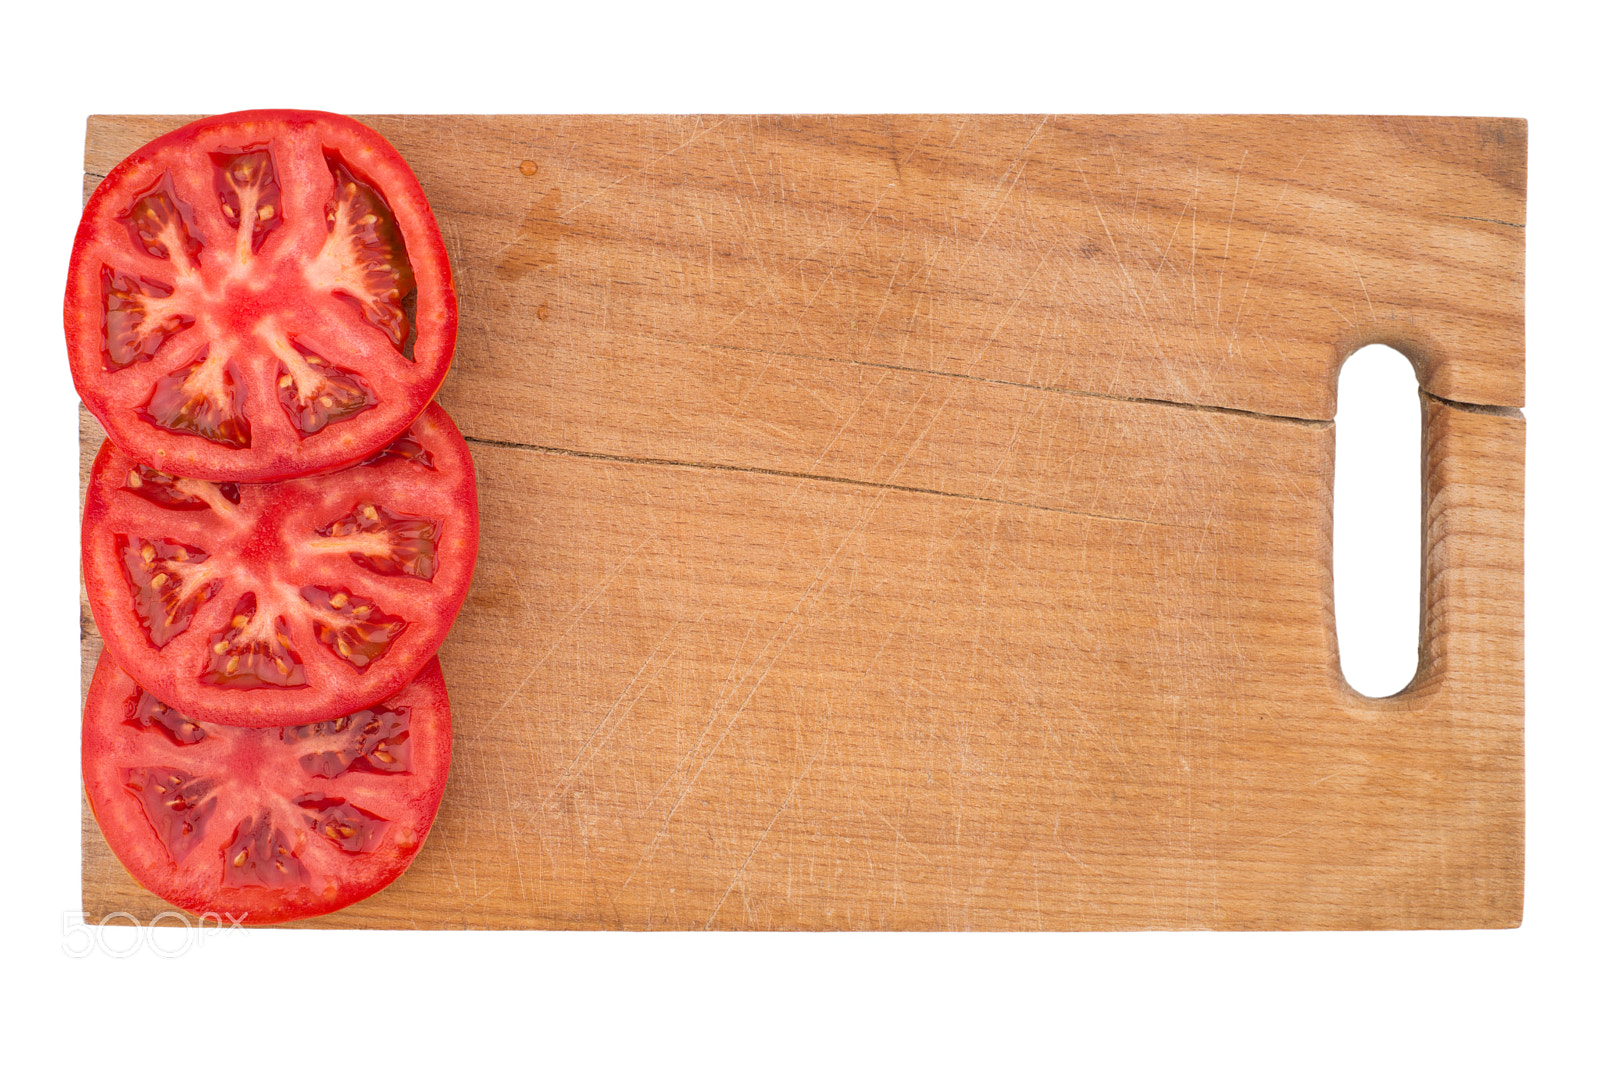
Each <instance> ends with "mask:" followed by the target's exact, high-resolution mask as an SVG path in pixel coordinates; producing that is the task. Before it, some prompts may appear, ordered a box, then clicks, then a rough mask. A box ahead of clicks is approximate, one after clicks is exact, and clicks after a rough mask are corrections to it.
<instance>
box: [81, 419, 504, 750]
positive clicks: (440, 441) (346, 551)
mask: <svg viewBox="0 0 1600 1066" xmlns="http://www.w3.org/2000/svg"><path fill="white" fill-rule="evenodd" d="M207 500H209V501H210V503H209V504H207V503H206V502H205V501H207ZM369 514H370V517H368V516H369ZM413 516H415V517H413ZM373 528H376V529H377V530H378V531H379V533H380V535H383V536H388V535H389V533H390V532H391V531H392V532H393V533H394V536H393V537H392V538H391V539H390V540H389V541H387V542H382V543H386V544H389V545H390V546H391V547H392V549H393V550H392V551H391V552H390V553H389V554H384V553H383V552H382V551H381V550H380V549H379V548H374V547H373V546H372V544H371V542H370V541H369V540H364V539H363V538H370V537H371V536H372V533H371V530H372V529H373ZM419 528H420V529H421V530H422V534H421V535H420V536H419V534H418V532H417V531H418V529H419ZM428 538H431V539H428ZM351 545H364V546H365V547H366V549H367V550H366V551H364V552H356V553H353V552H352V551H351V550H350V546H351ZM477 548H478V506H477V487H476V482H475V473H474V470H473V464H472V456H471V452H470V451H469V450H468V448H467V445H466V442H465V441H464V440H463V439H462V437H461V434H460V432H459V431H458V430H457V429H456V428H455V424H454V423H453V422H451V421H450V418H449V416H448V415H446V414H445V413H444V410H443V409H442V408H440V407H439V405H438V404H431V405H429V407H428V409H427V410H426V411H424V412H423V415H422V417H421V418H419V419H417V421H416V422H415V423H413V425H412V427H411V428H410V429H409V430H408V431H407V433H406V434H404V435H403V436H402V437H401V438H399V440H397V441H396V442H394V444H393V445H391V447H390V448H389V449H387V450H386V451H385V452H384V453H382V454H381V455H380V456H379V457H377V458H375V459H373V460H370V461H369V462H367V463H364V464H362V465H359V466H356V467H351V468H347V469H345V470H341V471H336V472H334V473H330V474H320V475H316V476H313V477H308V478H299V479H295V480H291V481H284V482H274V483H266V484H248V483H244V484H230V483H216V482H198V481H184V480H181V479H172V478H169V477H166V475H164V474H161V473H157V472H155V471H151V470H150V469H149V468H148V467H145V466H143V465H142V464H139V463H137V462H136V461H134V460H132V459H130V458H129V457H127V456H125V455H123V454H122V453H121V452H120V451H119V450H118V449H117V448H116V447H115V446H114V445H113V444H112V443H111V442H110V441H109V440H108V441H107V442H106V443H105V445H104V446H102V448H101V450H100V454H99V455H98V457H97V458H96V459H95V465H94V469H93V471H92V472H91V474H90V479H89V490H88V494H87V497H86V500H85V504H84V518H83V573H84V582H85V584H86V586H87V588H88V593H89V604H90V607H91V610H92V611H93V613H94V618H95V624H96V626H97V627H98V628H99V631H100V634H101V636H102V637H104V639H105V641H106V646H107V649H108V650H109V651H110V652H111V654H112V655H113V656H115V658H116V660H117V661H118V663H120V664H122V665H123V667H124V669H126V670H127V671H128V672H129V673H130V674H132V675H133V677H134V678H135V679H136V680H137V682H138V684H139V685H140V687H142V688H144V689H146V690H147V691H149V692H151V693H153V694H154V695H155V696H156V697H157V698H159V699H160V700H162V701H163V702H165V703H167V704H170V705H173V706H178V707H183V708H185V709H186V710H187V711H188V712H189V713H191V714H193V715H194V716H196V717H198V718H199V719H201V720H203V721H208V722H215V723H218V724H221V725H229V726H277V725H300V724H305V723H309V722H319V721H324V720H327V719H331V718H336V717H338V716H339V715H342V714H348V713H351V712H353V711H355V710H358V709H359V708H361V707H366V706H370V705H372V704H374V703H379V702H381V701H382V700H384V699H386V698H387V697H388V696H390V695H391V694H393V693H394V692H395V691H397V690H398V689H399V688H400V687H401V686H403V685H404V684H405V683H406V681H407V680H408V679H409V678H410V677H412V676H413V675H414V674H415V673H416V672H417V671H418V670H420V669H421V668H422V667H423V666H425V665H426V664H427V663H428V661H429V660H430V659H431V658H432V657H433V655H434V653H435V651H437V650H438V647H439V645H440V644H441V643H442V642H443V641H444V638H445V636H446V635H447V634H448V632H449V629H450V626H451V624H452V622H453V621H454V619H455V616H456V614H457V612H458V611H459V610H460V608H461V605H462V603H463V601H464V600H465V598H466V594H467V591H468V588H469V586H470V584H471V580H472V572H473V569H474V567H475V565H476V560H477ZM357 555H360V556H361V558H359V559H358V558H356V556H357ZM180 589H182V590H187V591H178V590H180ZM341 597H342V598H341ZM175 606H176V610H174V607H175ZM168 611H173V612H174V614H175V615H176V620H175V622H173V624H165V623H166V622H167V619H166V618H156V617H153V616H156V615H164V614H165V613H166V612H168ZM246 615H248V617H246ZM240 617H245V618H246V624H245V625H243V626H240V625H239V624H238V619H239V618H240ZM158 623H161V624H158ZM235 660H237V661H235ZM278 664H281V666H282V667H283V669H282V670H281V671H280V672H278V673H274V672H273V671H274V669H275V666H277V665H278Z"/></svg>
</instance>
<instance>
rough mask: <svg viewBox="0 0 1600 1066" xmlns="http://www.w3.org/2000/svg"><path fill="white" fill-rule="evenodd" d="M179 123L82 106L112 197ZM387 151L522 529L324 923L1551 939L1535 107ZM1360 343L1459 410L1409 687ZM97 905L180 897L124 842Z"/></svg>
mask: <svg viewBox="0 0 1600 1066" xmlns="http://www.w3.org/2000/svg"><path fill="white" fill-rule="evenodd" d="M182 121H184V120H183V119H181V118H175V117H143V118H135V117H98V118H94V119H91V120H90V124H89V137H88V143H87V147H86V153H85V158H86V172H87V173H86V188H92V187H93V184H94V183H95V182H96V181H97V180H98V178H99V177H100V176H101V175H103V174H104V173H105V172H106V170H107V169H108V168H109V167H110V166H112V165H114V164H115V162H116V161H117V160H118V159H119V158H121V156H122V155H124V154H126V153H127V152H128V151H130V150H132V149H133V148H135V147H137V146H138V145H139V144H141V143H143V142H144V141H146V140H148V139H150V138H151V137H153V136H156V135H157V134H159V133H161V132H164V131H165V130H167V129H170V128H172V127H174V126H176V125H178V124H180V123H181V122H182ZM367 121H369V122H370V123H371V124H372V125H374V126H375V127H376V128H377V129H379V130H380V131H381V132H382V133H384V135H385V136H387V137H389V138H390V139H391V140H392V141H393V142H394V144H395V145H396V147H397V148H399V150H400V151H401V152H402V153H403V154H404V155H405V156H406V158H407V159H408V160H409V161H410V162H411V164H412V166H413V167H414V169H415V170H416V171H417V174H418V177H419V178H420V179H421V181H422V183H423V185H424V187H425V188H426V190H427V192H428V195H429V197H430V199H431V200H432V202H433V204H434V207H435V210H436V212H437V214H438V217H439V220H440V224H441V226H442V228H443V230H444V233H445V235H446V240H447V243H448V244H449V247H450V252H451V257H452V262H453V263H454V265H455V267H456V270H457V273H458V278H457V281H458V288H459V292H460V295H461V309H462V323H463V331H462V337H461V346H460V349H459V352H458V355H457V359H456V365H455V369H454V370H453V371H452V373H451V376H450V378H449V379H448V381H447V383H446V385H445V387H444V389H443V391H442V392H441V394H440V400H441V402H443V403H444V404H445V406H446V407H447V408H448V409H449V410H450V412H451V414H452V416H454V417H455V419H456V420H457V422H458V423H459V424H460V425H461V427H462V429H463V431H464V432H466V433H467V434H468V436H469V438H471V439H472V441H473V450H474V456H475V458H476V460H477V462H478V468H479V494H480V499H481V507H482V514H481V519H482V528H483V546H482V552H481V556H480V562H479V570H478V575H477V578H476V580H475V583H474V586H473V591H472V594H471V596H470V598H469V600H468V603H467V607H466V609H465V610H464V611H463V613H462V616H461V618H460V620H459V621H458V622H457V625H456V628H455V630H454V632H453V634H452V636H451V638H450V640H449V642H448V643H447V644H446V646H445V648H444V650H443V652H442V659H443V662H444V667H445V673H446V678H447V680H448V682H449V684H450V688H451V693H452V698H453V704H454V707H455V713H456V760H455V765H454V766H453V768H452V774H451V782H450V787H449V790H448V791H447V794H446V798H445V802H444V806H443V808H442V809H441V812H440V817H439V821H438V823H437V825H436V828H435V830H434V835H433V837H432V838H431V839H430V842H429V844H428V847H427V848H426V849H425V850H424V852H423V853H422V855H421V856H420V857H419V859H418V860H417V862H416V864H415V865H414V866H413V868H412V869H411V871H410V872H409V873H408V874H407V875H406V876H405V877H404V878H402V879H401V880H400V881H399V882H397V883H396V884H395V885H394V886H393V887H391V888H390V889H388V890H386V891H384V892H383V893H380V894H379V895H378V896H376V897H374V898H372V899H371V900H368V901H366V902H364V903H362V904H359V905H357V906H355V907H352V908H350V909H348V910H346V911H344V912H341V913H340V914H336V915H333V916H330V917H328V918H326V919H321V920H319V921H317V922H315V923H309V924H317V925H333V926H383V927H390V926H395V927H409V926H413V925H416V926H427V927H560V928H628V929H649V928H656V929H661V928H759V929H875V928H893V929H951V928H955V929H1083V928H1102V929H1126V928H1152V927H1154V928H1340V927H1343V928H1348V927H1356V928H1367V927H1393V928H1406V927H1458V926H1484V925H1513V924H1516V923H1517V922H1518V921H1519V920H1520V915H1521V901H1522V839H1523V828H1522V827H1523V821H1522V819H1523V808H1522V628H1521V625H1522V623H1521V619H1522V599H1521V514H1522V481H1521V478H1522V448H1523V427H1524V423H1523V422H1522V420H1521V418H1520V415H1519V414H1518V413H1517V412H1516V411H1515V410H1514V408H1516V407H1517V406H1519V405H1520V404H1521V402H1522V379H1523V353H1522V301H1523V288H1522V255H1523V242H1522V235H1523V230H1522V228H1521V227H1522V223H1523V218H1524V214H1523V212H1524V200H1525V188H1526V174H1525V157H1526V127H1525V125H1524V124H1523V123H1521V122H1516V121H1509V120H1476V119H1450V120H1444V119H1365V118H1355V119H1351V118H1342V119H1341V118H1176V117H1170V116H1168V117H1123V118H1115V119H1108V118H1098V119H1097V118H1087V119H1086V118H1040V117H1037V116H1034V117H1004V116H1000V117H997V116H982V117H979V116H936V117H927V116H891V117H884V116H873V117H849V118H826V117H822V118H733V117H712V118H615V117H584V118H573V117H568V118H538V117H506V116H462V117H416V116H412V117H375V118H370V119H367ZM525 164H528V165H525ZM529 171H531V172H532V173H528V172H529ZM1371 342H1385V343H1390V344H1393V345H1395V346H1396V347H1398V348H1400V349H1401V350H1402V351H1404V352H1406V354H1407V355H1409V356H1410V357H1411V358H1412V360H1413V362H1414V363H1415V364H1416V366H1417V368H1418V372H1419V378H1420V380H1421V382H1422V385H1423V389H1424V392H1423V397H1422V402H1423V404H1424V412H1425V418H1424V425H1425V430H1424V441H1423V442H1422V448H1421V450H1420V455H1421V463H1422V471H1423V476H1422V479H1421V484H1422V488H1423V496H1424V511H1423V513H1424V520H1425V544H1426V553H1425V555H1426V558H1425V561H1424V570H1425V583H1424V589H1425V594H1424V611H1423V619H1422V621H1423V626H1422V666H1421V669H1420V671H1419V674H1418V678H1417V680H1416V681H1415V682H1414V683H1413V685H1412V686H1411V687H1410V688H1408V689H1407V690H1406V691H1405V692H1404V693H1402V694H1400V695H1399V696H1396V697H1392V698H1390V699H1386V700H1371V699H1367V698H1364V697H1362V696H1359V695H1358V694H1356V693H1354V692H1353V691H1351V690H1350V689H1349V688H1348V687H1347V686H1346V685H1345V684H1344V682H1343V680H1342V677H1341V675H1340V673H1339V669H1338V652H1337V647H1336V645H1335V641H1334V635H1333V634H1334V629H1333V604H1332V594H1331V574H1330V570H1329V567H1330V556H1331V552H1330V526H1331V501H1332V487H1333V425H1332V422H1331V421H1329V419H1331V417H1332V415H1333V413H1334V408H1333V403H1334V396H1335V383H1336V380H1337V371H1338V367H1339V364H1340V363H1341V362H1342V360H1343V358H1344V357H1345V356H1347V355H1348V354H1349V353H1350V352H1351V351H1353V350H1355V349H1356V348H1357V347H1360V346H1361V345H1363V344H1366V343H1371ZM83 439H84V452H85V456H86V457H88V456H92V451H93V447H94V446H95V445H97V443H98V427H97V426H95V425H94V424H93V423H92V420H87V419H86V424H85V427H84V433H83ZM84 618H85V636H84V654H85V662H86V667H92V664H93V657H94V655H95V654H97V653H98V650H99V644H98V639H97V637H96V636H95V634H94V633H93V629H92V622H90V621H89V620H88V612H87V609H85V612H84ZM84 905H85V908H86V910H88V911H89V912H90V913H91V915H92V916H98V915H102V914H104V913H107V912H110V911H116V910H126V911H129V912H131V913H134V914H138V915H144V916H148V915H150V914H153V913H155V912H157V911H159V910H162V909H163V905H162V904H161V903H160V901H158V900H156V899H155V898H154V897H152V896H150V895H149V894H147V893H144V892H142V890H140V889H139V888H138V887H137V886H136V885H135V884H133V883H132V881H131V879H129V878H128V876H127V875H126V874H125V873H124V872H123V871H122V870H121V869H120V867H118V866H117V864H116V862H115V860H114V859H113V858H112V857H111V856H110V854H109V852H108V851H107V850H106V848H105V846H104V843H103V841H102V839H101V838H100V836H99V833H98V830H97V829H96V827H95V826H94V824H93V820H92V818H90V817H88V815H87V814H86V815H85V821H84Z"/></svg>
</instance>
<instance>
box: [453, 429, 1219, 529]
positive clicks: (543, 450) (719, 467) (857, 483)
mask: <svg viewBox="0 0 1600 1066" xmlns="http://www.w3.org/2000/svg"><path fill="white" fill-rule="evenodd" d="M463 438H464V439H465V440H466V442H467V443H468V444H481V445H485V446H487V447H494V448H513V449H516V450H518V451H528V452H538V453H540V454H542V455H559V456H563V457H565V458H570V459H593V460H597V461H600V462H610V463H628V464H630V465H634V466H671V467H682V468H685V469H689V470H709V471H716V472H721V473H730V474H760V475H764V476H766V477H786V478H798V479H801V480H804V481H822V482H826V483H828V484H832V485H848V486H851V487H852V488H863V489H884V490H890V491H894V492H911V493H916V494H917V495H919V496H940V497H944V498H945V499H951V500H966V501H969V502H972V503H992V504H997V505H999V506H1001V507H1022V508H1027V509H1029V510H1034V511H1049V512H1051V513H1052V514H1065V515H1073V516H1075V517H1078V518H1093V519H1098V520H1100V521H1102V522H1126V523H1128V524H1130V525H1136V526H1162V527H1164V528H1167V529H1198V528H1200V527H1198V526H1191V525H1188V524H1186V523H1181V522H1154V521H1150V520H1147V519H1143V518H1126V517H1122V516H1118V515H1107V514H1097V513H1095V512H1093V511H1076V510H1073V509H1072V508H1070V507H1051V506H1049V505H1048V504H1042V503H1024V502H1022V501H1020V500H1005V499H1000V498H997V497H993V496H977V495H973V494H970V493H965V492H946V491H944V490H943V489H930V488H924V487H922V486H920V485H895V484H891V483H889V482H885V481H864V480H861V479H858V478H849V477H837V476H834V475H829V474H804V473H800V472H799V471H796V470H778V469H774V468H771V467H761V466H739V465H736V464H733V463H696V462H690V461H689V460H686V459H658V458H653V457H651V456H638V455H608V454H606V453H604V452H587V451H580V450H578V449H576V448H557V447H555V446H553V445H548V444H523V443H521V442H519V441H509V440H488V439H486V438H483V437H473V436H467V435H465V434H463Z"/></svg>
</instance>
